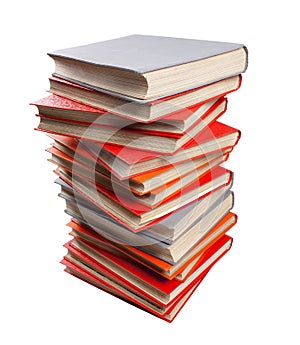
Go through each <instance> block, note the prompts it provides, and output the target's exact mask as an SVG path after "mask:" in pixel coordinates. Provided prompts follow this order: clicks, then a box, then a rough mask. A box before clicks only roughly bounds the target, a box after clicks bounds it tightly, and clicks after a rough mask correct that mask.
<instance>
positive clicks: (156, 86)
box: [49, 35, 247, 100]
mask: <svg viewBox="0 0 300 345" xmlns="http://www.w3.org/2000/svg"><path fill="white" fill-rule="evenodd" d="M49 55H50V56H51V57H52V58H53V59H54V61H55V75H56V76H59V77H60V78H65V79H66V80H71V81H74V82H76V83H79V84H81V85H85V86H86V85H89V86H91V87H94V88H98V89H101V90H102V91H105V92H109V93H114V94H117V95H118V96H119V97H122V95H123V97H124V96H127V97H133V98H135V99H136V98H137V99H142V100H143V99H153V98H159V97H162V96H164V95H169V94H174V93H178V92H181V91H185V90H189V89H192V88H195V87H197V86H200V85H205V84H209V83H212V82H215V81H218V80H222V79H224V78H226V77H229V76H233V75H237V74H240V73H242V72H244V71H245V70H246V68H247V49H246V47H245V46H244V45H242V44H236V43H228V42H216V41H204V40H195V39H183V38H172V37H161V36H147V35H131V36H126V37H121V38H117V39H113V40H109V41H104V42H96V43H92V44H87V45H83V46H79V47H73V48H67V49H61V50H57V51H54V52H52V53H50V54H49Z"/></svg>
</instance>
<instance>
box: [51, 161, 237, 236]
mask: <svg viewBox="0 0 300 345" xmlns="http://www.w3.org/2000/svg"><path fill="white" fill-rule="evenodd" d="M55 172H56V174H57V175H58V176H59V177H60V178H61V179H62V180H64V181H65V182H66V183H68V184H69V185H71V186H72V187H73V188H74V190H75V191H76V192H77V193H79V195H83V196H84V197H86V198H87V199H89V200H90V201H91V202H93V203H94V204H95V206H97V207H99V208H100V209H101V210H103V211H104V212H106V213H107V214H109V215H110V216H112V217H113V218H115V219H117V220H118V221H119V222H120V223H122V224H123V225H125V226H126V227H128V228H129V229H131V230H132V231H134V232H138V231H141V230H143V229H144V228H146V227H148V226H150V225H152V224H154V222H158V221H159V220H160V219H161V217H163V216H165V215H167V214H170V213H171V212H174V211H176V210H178V209H180V208H181V207H183V206H185V205H188V204H189V203H192V202H193V201H195V200H197V199H200V198H201V197H203V196H204V195H206V194H207V193H209V192H211V191H213V190H216V189H217V188H220V187H223V186H226V185H230V184H231V182H232V172H230V171H229V170H226V169H224V168H221V167H216V168H214V169H212V170H211V171H210V172H209V173H207V174H205V175H204V176H203V177H201V178H200V179H199V180H197V181H195V182H194V183H191V184H190V185H188V186H187V187H185V188H184V189H183V190H182V191H179V192H178V193H176V194H174V195H172V196H171V197H170V198H169V199H167V200H165V201H164V203H163V204H161V205H159V206H158V207H156V208H154V209H152V208H150V207H148V206H146V205H142V204H140V203H137V202H136V201H132V200H120V198H119V196H117V195H116V194H114V193H113V192H112V191H109V190H107V189H105V188H103V187H101V186H99V185H97V184H96V185H95V183H90V182H89V181H87V180H83V179H81V178H78V177H74V176H73V177H72V175H70V174H69V173H68V172H67V171H65V170H63V169H61V168H57V169H56V170H55Z"/></svg>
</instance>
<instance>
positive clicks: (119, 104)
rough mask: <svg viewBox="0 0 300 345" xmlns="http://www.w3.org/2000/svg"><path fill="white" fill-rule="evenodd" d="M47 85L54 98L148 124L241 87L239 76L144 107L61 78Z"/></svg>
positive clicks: (52, 79)
mask: <svg viewBox="0 0 300 345" xmlns="http://www.w3.org/2000/svg"><path fill="white" fill-rule="evenodd" d="M49 82H50V89H49V91H50V92H51V93H53V94H55V95H58V96H62V97H65V98H68V99H71V100H74V101H76V102H79V103H83V104H87V105H90V106H92V107H94V108H99V109H101V110H103V109H104V110H106V111H109V112H110V113H112V114H115V115H118V116H120V117H125V118H128V119H131V120H134V121H137V122H144V123H151V122H154V121H157V120H159V119H162V118H164V117H169V116H171V115H174V114H177V113H178V112H179V111H181V110H182V109H185V108H189V107H193V106H200V105H201V104H203V103H206V102H209V101H211V100H214V99H217V98H220V97H222V96H225V95H227V94H228V93H230V92H233V91H236V90H238V89H239V88H240V86H241V82H242V77H241V76H240V75H238V76H234V77H230V78H226V79H224V80H220V81H218V82H215V83H212V84H208V85H205V86H201V87H199V88H196V89H192V90H189V91H186V92H181V93H179V94H176V95H171V96H168V97H164V98H161V99H159V100H156V101H152V102H150V101H149V102H146V103H139V102H132V101H128V100H124V99H120V98H118V97H114V96H111V95H107V94H106V93H103V92H99V91H96V90H92V89H90V88H87V87H83V86H80V85H77V84H74V83H71V82H69V81H66V80H63V79H61V78H56V77H51V78H50V79H49Z"/></svg>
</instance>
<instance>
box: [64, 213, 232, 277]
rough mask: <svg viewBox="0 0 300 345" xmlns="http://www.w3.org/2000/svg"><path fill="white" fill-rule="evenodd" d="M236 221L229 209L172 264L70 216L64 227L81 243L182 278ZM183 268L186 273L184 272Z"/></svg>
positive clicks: (167, 275) (166, 274) (160, 272)
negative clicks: (67, 227)
mask: <svg viewBox="0 0 300 345" xmlns="http://www.w3.org/2000/svg"><path fill="white" fill-rule="evenodd" d="M236 222H237V216H236V215H235V214H234V213H231V212H229V213H228V214H227V215H226V216H225V217H224V218H223V219H222V220H221V221H220V222H218V224H217V225H216V226H215V227H214V228H213V229H212V230H211V232H210V234H208V235H207V236H206V237H204V239H203V240H201V241H200V242H199V243H198V244H197V245H196V246H195V247H194V248H192V249H191V250H190V251H189V252H188V253H187V254H186V255H185V256H184V257H183V258H182V259H181V260H179V262H177V263H175V264H172V263H169V262H166V261H165V260H162V259H160V258H158V257H157V256H155V255H152V254H150V253H148V252H147V251H145V250H144V249H145V247H143V246H138V245H129V244H126V243H125V242H122V241H121V242H120V241H118V240H116V239H114V238H112V237H109V236H108V235H105V236H102V235H101V234H100V233H98V232H96V230H95V229H93V228H91V227H89V226H88V225H86V224H84V223H82V222H80V221H77V220H76V219H74V218H73V219H72V220H71V221H70V222H69V223H68V224H67V226H69V227H70V228H71V229H72V231H71V233H70V234H71V235H72V236H73V237H75V238H76V239H77V240H78V241H83V242H84V243H87V244H89V243H92V244H94V245H96V246H98V247H100V248H104V249H106V250H110V251H113V252H116V253H122V255H125V256H126V257H128V258H131V259H132V260H134V261H138V262H139V263H141V264H143V265H144V266H146V267H149V268H150V269H151V270H153V271H155V272H156V273H158V274H160V275H162V276H163V277H165V278H168V279H174V278H176V279H179V280H183V278H182V277H181V275H182V274H183V273H184V272H185V275H186V276H188V274H189V271H190V270H191V269H192V267H193V266H192V267H191V266H190V265H191V264H192V263H193V262H194V263H195V260H197V258H200V257H201V255H202V254H203V253H204V252H205V251H206V250H208V248H210V246H211V245H213V244H214V243H215V242H217V241H218V240H219V239H220V238H221V237H222V236H223V235H224V234H225V233H227V232H228V231H229V230H230V229H231V228H232V227H233V226H234V225H235V224H236ZM186 271H187V272H186Z"/></svg>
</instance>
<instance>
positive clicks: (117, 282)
mask: <svg viewBox="0 0 300 345" xmlns="http://www.w3.org/2000/svg"><path fill="white" fill-rule="evenodd" d="M223 242H224V244H223V245H222V246H221V247H219V249H217V248H214V251H211V252H210V253H209V254H210V256H207V257H205V260H203V263H202V264H201V266H200V267H198V269H197V270H195V272H194V277H193V279H194V282H193V281H192V283H190V284H187V283H180V284H181V285H183V284H185V285H188V286H187V287H186V288H182V287H180V286H178V285H177V287H175V286H176V284H174V283H173V284H172V282H171V281H170V282H169V283H168V282H167V281H165V284H166V286H165V287H163V283H162V282H161V281H160V280H157V282H158V285H159V286H160V287H161V288H162V289H163V290H165V291H166V290H167V291H168V290H169V291H170V290H171V289H172V288H173V292H175V293H176V292H177V291H178V290H180V289H181V290H183V291H182V292H179V293H178V292H177V297H175V298H173V299H172V300H171V301H170V302H169V303H168V304H164V303H160V302H158V301H155V299H153V297H152V296H151V294H148V295H147V293H145V292H144V289H139V288H137V287H134V284H132V283H129V282H128V283H127V284H125V281H126V279H124V278H123V277H122V279H121V278H120V276H119V277H118V276H117V274H114V272H113V270H109V269H107V268H106V267H104V266H103V265H102V266H101V265H97V263H96V260H93V259H92V258H91V257H89V256H88V255H86V253H84V252H81V251H79V250H76V249H75V248H72V247H71V246H68V245H67V248H68V249H69V250H68V254H67V255H66V256H65V258H64V259H63V260H62V261H61V263H62V264H63V265H65V266H66V269H65V270H66V272H68V273H70V274H72V275H74V276H75V277H78V278H80V279H82V280H84V281H86V282H88V283H90V284H92V285H94V286H96V287H98V288H100V289H101V290H103V291H106V292H108V293H110V294H112V295H114V296H116V297H118V298H120V299H122V300H124V301H126V302H128V303H130V304H133V305H135V306H137V307H139V308H142V309H144V310H146V311H148V312H150V313H152V314H153V315H155V316H158V317H160V318H162V319H164V320H166V321H169V322H171V321H172V320H173V319H174V317H175V316H176V315H177V314H178V312H179V311H180V309H181V308H182V307H183V305H184V304H185V302H186V301H187V300H188V298H189V297H190V295H191V294H192V293H193V292H194V291H195V289H196V288H197V287H198V286H199V284H200V283H201V281H202V280H203V278H204V277H205V275H206V274H207V273H208V272H209V270H210V269H211V268H212V267H213V265H214V264H215V263H216V262H217V261H218V260H219V259H220V258H221V257H222V256H223V255H225V254H226V253H227V252H228V251H229V250H230V247H231V244H232V239H231V238H230V237H229V236H227V237H225V238H224V240H223ZM131 268H132V267H131ZM127 273H129V272H127V271H126V270H125V271H124V275H125V276H127ZM130 273H131V272H130ZM142 273H143V272H142ZM129 275H130V274H129ZM144 276H145V275H144ZM131 278H132V276H131ZM129 279H130V278H129ZM154 279H155V278H154ZM193 279H191V280H193ZM127 281H128V277H127ZM136 281H137V282H139V281H138V279H136ZM153 281H154V280H153V279H152V282H153ZM137 284H138V283H137ZM167 284H169V285H173V286H172V287H169V289H168V288H167V286H168V285H167ZM174 285H175V286H174ZM152 294H153V293H152ZM173 295H174V293H173Z"/></svg>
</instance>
